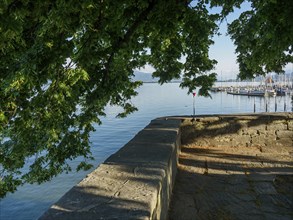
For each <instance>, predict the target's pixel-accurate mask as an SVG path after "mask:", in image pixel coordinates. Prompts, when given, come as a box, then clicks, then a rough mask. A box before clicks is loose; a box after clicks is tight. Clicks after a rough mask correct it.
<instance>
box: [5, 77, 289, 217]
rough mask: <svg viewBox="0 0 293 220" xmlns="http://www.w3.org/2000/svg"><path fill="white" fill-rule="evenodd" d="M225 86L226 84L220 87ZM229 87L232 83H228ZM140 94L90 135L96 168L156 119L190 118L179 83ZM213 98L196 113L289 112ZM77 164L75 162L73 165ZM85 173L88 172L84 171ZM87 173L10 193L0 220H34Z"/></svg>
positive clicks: (242, 99) (188, 99)
mask: <svg viewBox="0 0 293 220" xmlns="http://www.w3.org/2000/svg"><path fill="white" fill-rule="evenodd" d="M222 85H223V86H224V85H228V84H227V83H226V84H224V83H223V84H222ZM230 85H232V84H230ZM138 91H139V95H138V96H137V97H135V98H134V99H133V100H132V102H133V103H134V104H135V105H136V106H137V107H138V108H139V111H138V112H135V113H134V114H132V115H130V116H128V117H127V118H125V119H117V118H115V116H116V115H117V113H119V108H116V107H108V108H107V109H106V112H107V114H108V115H107V118H103V120H102V121H103V125H102V126H98V127H97V130H96V132H95V133H93V134H92V136H91V141H92V152H93V155H94V157H95V161H94V164H95V166H98V165H99V164H100V163H101V162H103V161H104V160H105V159H106V158H107V157H109V156H110V155H111V154H112V153H114V152H115V151H117V150H118V149H119V148H121V147H122V146H123V145H124V144H126V143H127V142H128V141H129V140H130V139H131V138H132V137H133V136H134V135H135V134H136V133H138V132H139V131H140V130H141V129H143V128H144V127H145V126H146V125H147V124H149V122H150V121H151V120H152V119H154V118H157V117H161V116H171V115H192V114H193V97H192V95H187V91H186V90H182V89H180V88H179V84H177V83H172V84H166V85H163V86H159V85H158V84H144V85H143V86H142V87H140V88H139V90H138ZM211 94H212V99H210V98H203V97H195V113H196V114H219V113H225V114H226V113H252V112H253V109H254V103H255V106H256V111H257V112H264V111H265V109H266V105H267V106H268V111H269V112H273V111H275V103H277V108H278V109H277V111H281V112H282V111H284V104H286V111H292V104H291V101H290V97H289V96H286V97H276V98H273V97H271V98H261V97H256V98H254V97H246V96H233V95H228V94H226V93H224V92H220V93H211ZM75 164H77V162H75ZM87 173H88V172H87ZM87 173H86V172H78V173H74V172H72V173H70V174H63V175H60V176H58V177H57V178H55V179H53V180H52V181H50V182H47V183H44V184H42V185H25V186H23V187H21V188H19V190H18V191H17V192H16V193H14V194H9V195H8V196H7V197H6V198H5V199H3V200H1V201H0V219H1V220H4V219H5V220H18V219H19V220H20V219H21V220H24V219H25V220H26V219H27V220H32V219H37V218H38V217H39V216H40V215H42V213H43V212H44V211H46V210H47V209H48V208H49V207H50V206H51V205H52V204H53V203H54V202H56V201H57V200H58V199H59V198H60V197H61V196H62V195H63V194H64V193H65V192H67V191H68V190H69V189H70V188H71V187H73V186H74V185H75V184H76V183H78V182H79V181H80V180H81V179H83V178H84V177H85V176H86V174H87Z"/></svg>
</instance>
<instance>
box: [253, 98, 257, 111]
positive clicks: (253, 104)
mask: <svg viewBox="0 0 293 220" xmlns="http://www.w3.org/2000/svg"><path fill="white" fill-rule="evenodd" d="M255 110H256V109H255V97H254V104H253V112H254V113H255Z"/></svg>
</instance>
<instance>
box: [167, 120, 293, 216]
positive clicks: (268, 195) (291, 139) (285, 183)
mask: <svg viewBox="0 0 293 220" xmlns="http://www.w3.org/2000/svg"><path fill="white" fill-rule="evenodd" d="M292 116H293V115H292V114H287V115H286V114H285V115H274V116H261V117H260V116H255V117H226V118H225V117H223V118H219V117H211V118H202V119H197V120H196V121H194V122H191V121H185V123H184V126H183V127H182V141H183V146H182V149H181V154H180V158H179V166H178V174H177V177H176V183H175V186H174V190H173V196H172V201H171V205H170V211H169V218H170V220H175V219H176V220H180V219H182V220H188V219H225V220H229V219H243V220H244V219H245V220H246V219H249V220H250V219H256V220H261V219H276V220H282V219H284V220H285V219H286V220H287V219H293V117H292Z"/></svg>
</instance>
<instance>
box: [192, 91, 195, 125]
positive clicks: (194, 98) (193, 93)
mask: <svg viewBox="0 0 293 220" xmlns="http://www.w3.org/2000/svg"><path fill="white" fill-rule="evenodd" d="M192 95H193V121H194V116H195V96H196V92H193V93H192Z"/></svg>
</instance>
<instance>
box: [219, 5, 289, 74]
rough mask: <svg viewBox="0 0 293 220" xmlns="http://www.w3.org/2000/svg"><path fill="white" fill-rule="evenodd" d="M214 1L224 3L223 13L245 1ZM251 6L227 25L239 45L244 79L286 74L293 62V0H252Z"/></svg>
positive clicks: (239, 58) (238, 51) (240, 65)
mask: <svg viewBox="0 0 293 220" xmlns="http://www.w3.org/2000/svg"><path fill="white" fill-rule="evenodd" d="M227 2H228V3H226V2H225V1H215V2H214V4H215V5H221V6H223V11H222V12H223V15H226V14H228V13H230V12H231V11H233V5H234V6H237V7H240V6H241V3H243V2H244V0H233V1H227ZM248 2H250V3H251V9H250V10H247V11H244V12H243V13H242V14H241V15H240V17H239V18H238V19H236V20H234V21H233V22H232V23H231V24H230V25H229V28H228V33H229V34H230V36H231V38H232V40H233V41H234V44H235V45H236V53H237V54H238V56H237V61H238V63H239V71H240V73H239V77H240V78H241V79H245V78H253V77H255V76H258V75H265V74H266V73H268V72H276V73H284V67H285V66H286V64H288V63H293V56H292V53H293V19H292V14H293V1H284V0H267V1H259V0H250V1H248Z"/></svg>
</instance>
